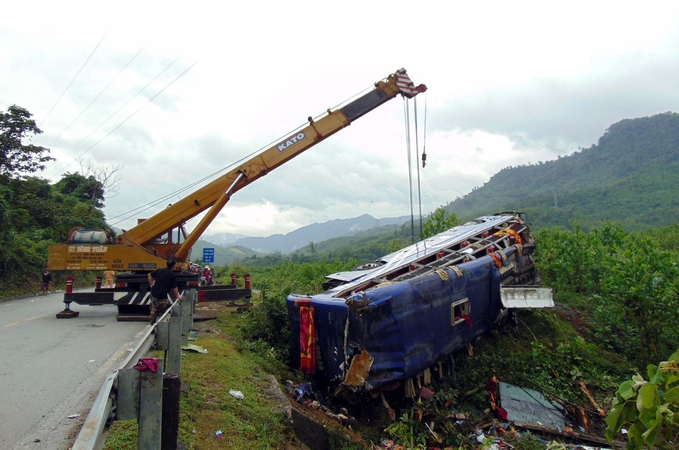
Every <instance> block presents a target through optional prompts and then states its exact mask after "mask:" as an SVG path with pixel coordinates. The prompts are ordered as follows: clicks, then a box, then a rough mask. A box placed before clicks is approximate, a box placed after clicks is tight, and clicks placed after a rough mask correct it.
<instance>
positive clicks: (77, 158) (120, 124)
mask: <svg viewBox="0 0 679 450" xmlns="http://www.w3.org/2000/svg"><path fill="white" fill-rule="evenodd" d="M177 60H179V58H176V59H175V60H174V61H172V62H171V63H170V64H169V65H168V66H167V67H165V69H163V70H162V71H161V72H160V73H159V74H158V75H156V76H155V77H154V78H153V79H152V80H151V81H149V82H148V83H147V84H146V85H145V86H144V87H143V88H141V89H140V90H139V91H138V92H137V93H136V94H135V95H134V96H132V97H131V98H130V99H129V100H128V101H127V102H125V104H124V105H122V106H121V107H120V108H118V109H117V110H116V111H115V112H114V113H113V114H111V115H110V116H109V117H108V119H106V120H105V121H104V122H102V123H101V124H100V125H99V126H98V127H97V128H95V129H94V130H92V132H91V133H90V134H88V135H87V136H85V137H84V138H83V139H81V140H80V142H78V143H77V144H76V145H74V146H73V147H72V148H71V150H73V149H75V148H76V147H77V146H78V145H80V144H81V143H82V142H83V141H84V140H85V139H87V138H88V137H89V136H91V135H92V134H93V133H94V132H95V131H97V130H98V129H99V128H101V126H103V125H104V124H105V123H106V122H108V121H109V120H110V119H111V118H112V117H113V116H115V115H116V114H117V113H118V112H119V111H120V110H121V109H122V108H124V107H125V106H127V105H128V104H129V103H130V102H131V101H132V100H134V99H135V98H136V97H137V96H138V95H139V94H140V93H141V92H142V91H144V90H145V89H146V88H147V87H148V86H149V85H150V84H151V83H153V82H154V81H155V80H156V79H158V77H160V75H162V74H163V73H164V72H165V71H166V70H167V69H169V68H170V67H171V66H172V65H173V64H174V63H175V62H177ZM197 63H198V61H196V62H195V63H193V64H192V65H191V66H189V68H188V69H186V70H184V71H183V72H182V73H181V74H179V76H177V77H176V78H175V79H174V80H172V81H171V82H170V83H168V84H167V85H166V86H165V87H164V88H163V89H161V90H160V91H159V92H158V93H156V94H155V95H154V96H153V97H151V98H150V99H149V100H147V101H146V103H144V104H143V105H142V106H140V107H139V108H138V109H137V110H136V111H134V112H133V113H132V114H130V115H129V116H128V117H127V118H126V119H125V120H123V121H122V122H120V123H119V124H118V125H116V126H115V127H114V128H113V129H111V130H110V131H109V132H108V133H106V134H105V135H104V136H103V137H102V138H101V139H99V140H98V141H97V142H95V143H94V144H92V145H91V146H90V147H88V148H87V149H86V150H85V151H83V152H82V153H80V154H79V155H77V157H75V158H74V159H73V160H71V162H69V163H68V164H66V165H65V166H64V167H62V168H61V169H60V170H59V171H57V172H56V173H55V176H56V175H58V174H60V173H62V172H63V171H64V170H66V169H67V168H68V167H69V166H70V165H71V164H73V163H74V162H76V161H79V160H80V158H81V157H82V156H83V155H85V154H86V153H87V152H89V151H90V150H92V149H93V148H94V147H96V146H97V145H98V144H99V143H100V142H101V141H103V140H104V139H106V138H107V137H108V136H109V135H111V133H113V132H114V131H116V130H117V129H118V128H120V127H121V126H122V125H123V124H124V123H125V122H127V121H128V120H129V119H131V118H132V117H133V116H134V115H135V114H137V113H138V112H139V111H140V110H141V109H142V108H143V107H144V106H146V105H147V104H148V103H150V102H152V101H153V100H154V99H155V98H156V97H158V96H159V95H160V94H162V93H163V91H165V89H167V88H168V87H170V86H171V85H172V84H173V83H174V82H175V81H177V80H178V79H179V78H181V77H182V76H183V75H184V74H186V72H188V71H189V70H190V69H191V68H193V66H195V65H196V64H197ZM69 151H70V150H69Z"/></svg>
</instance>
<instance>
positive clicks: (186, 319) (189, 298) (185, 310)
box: [179, 289, 197, 345]
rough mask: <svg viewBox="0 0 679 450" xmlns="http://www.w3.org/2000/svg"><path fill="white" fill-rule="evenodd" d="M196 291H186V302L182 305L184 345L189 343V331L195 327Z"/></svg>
mask: <svg viewBox="0 0 679 450" xmlns="http://www.w3.org/2000/svg"><path fill="white" fill-rule="evenodd" d="M196 293H197V291H196V289H187V290H186V291H184V295H185V296H186V298H185V300H184V301H183V302H182V303H181V305H179V306H181V318H182V345H186V344H188V343H189V331H190V329H191V326H193V315H192V314H191V312H192V311H193V302H194V300H195V295H196Z"/></svg>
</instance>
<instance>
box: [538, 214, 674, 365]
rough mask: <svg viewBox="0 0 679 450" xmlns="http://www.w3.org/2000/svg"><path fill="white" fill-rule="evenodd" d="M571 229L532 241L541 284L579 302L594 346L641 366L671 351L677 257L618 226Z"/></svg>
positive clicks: (540, 235) (543, 233)
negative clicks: (594, 338)
mask: <svg viewBox="0 0 679 450" xmlns="http://www.w3.org/2000/svg"><path fill="white" fill-rule="evenodd" d="M573 229H574V231H569V230H562V229H559V228H556V229H543V230H540V232H539V233H538V234H537V241H538V252H537V256H536V259H537V261H538V265H539V268H540V273H541V274H542V276H543V278H544V283H545V285H547V286H552V287H553V288H554V290H555V291H556V292H558V293H560V294H561V295H563V296H564V297H565V298H571V299H573V298H582V299H584V300H583V301H582V305H581V306H583V307H584V308H585V309H586V311H587V313H588V321H589V322H590V323H591V324H592V326H593V327H594V329H595V337H596V338H597V340H598V342H599V343H600V344H601V345H605V346H606V347H608V348H609V349H611V350H614V351H617V352H619V353H621V354H623V355H624V356H625V357H626V358H627V359H629V360H630V361H634V362H635V363H637V364H638V365H639V366H640V367H643V366H645V365H647V364H649V363H650V362H651V361H657V360H658V359H659V358H660V357H661V356H662V355H666V354H668V353H669V352H670V351H672V349H673V348H674V346H675V345H676V336H678V335H679V262H678V260H677V258H676V256H675V255H673V254H672V253H670V252H668V251H666V250H664V249H662V248H661V247H660V246H659V245H658V244H657V243H656V242H654V241H652V240H650V239H649V238H646V237H642V236H639V235H635V234H631V233H629V232H626V231H625V230H624V229H623V228H622V227H621V226H620V225H617V224H613V223H606V224H603V225H602V226H601V227H598V228H595V229H593V230H592V231H590V232H589V233H585V232H583V231H582V230H581V229H580V228H579V226H578V224H574V225H573Z"/></svg>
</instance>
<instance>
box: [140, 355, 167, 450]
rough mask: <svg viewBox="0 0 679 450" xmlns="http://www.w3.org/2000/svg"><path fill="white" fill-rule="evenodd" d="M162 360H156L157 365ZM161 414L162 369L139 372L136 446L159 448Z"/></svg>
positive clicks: (150, 449) (160, 365) (160, 364)
mask: <svg viewBox="0 0 679 450" xmlns="http://www.w3.org/2000/svg"><path fill="white" fill-rule="evenodd" d="M163 363H164V361H163V360H162V359H159V360H158V367H161V368H162V367H163ZM162 416H163V371H162V370H158V372H155V373H154V372H151V371H149V370H147V371H145V372H141V390H140V392H139V419H138V424H139V435H138V437H137V448H143V449H149V450H153V449H159V448H160V443H161V426H162Z"/></svg>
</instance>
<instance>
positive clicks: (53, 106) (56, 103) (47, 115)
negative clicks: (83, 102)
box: [38, 31, 108, 127]
mask: <svg viewBox="0 0 679 450" xmlns="http://www.w3.org/2000/svg"><path fill="white" fill-rule="evenodd" d="M107 34H108V31H107V32H106V33H104V36H103V37H102V38H101V39H100V40H99V42H98V43H97V45H96V46H95V47H94V50H92V53H90V56H88V57H87V59H86V60H85V62H84V63H83V65H82V66H80V69H78V72H76V74H75V76H74V77H73V79H72V80H71V82H70V83H68V86H66V89H64V92H62V93H61V95H60V96H59V98H58V99H57V101H56V102H54V105H52V107H51V108H50V110H49V111H47V114H46V115H45V117H43V119H42V120H41V121H40V123H39V124H38V127H40V126H41V125H42V124H43V123H44V122H45V120H47V118H48V117H49V115H50V114H52V111H54V108H55V107H56V106H57V105H58V104H59V102H60V101H61V99H62V98H63V96H64V95H65V94H66V92H67V91H68V90H69V88H70V87H71V85H72V84H73V82H74V81H75V79H76V78H78V75H80V72H82V70H83V68H84V67H85V66H86V65H87V63H88V62H89V60H90V59H91V58H92V55H94V53H95V52H96V51H97V49H98V48H99V46H100V45H101V43H102V42H104V39H105V38H106V35H107Z"/></svg>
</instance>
